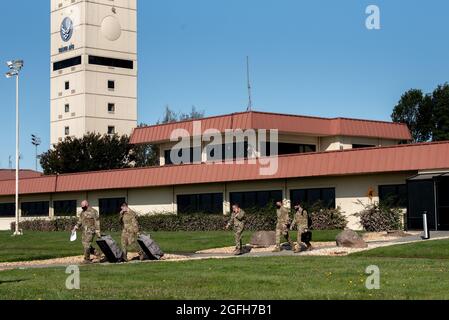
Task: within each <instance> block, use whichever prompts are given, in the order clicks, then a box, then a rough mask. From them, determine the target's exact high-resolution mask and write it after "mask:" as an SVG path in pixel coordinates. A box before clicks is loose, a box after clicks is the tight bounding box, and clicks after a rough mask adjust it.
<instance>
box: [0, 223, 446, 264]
mask: <svg viewBox="0 0 449 320" xmlns="http://www.w3.org/2000/svg"><path fill="white" fill-rule="evenodd" d="M443 239H449V231H438V232H431V239H430V240H427V241H434V240H443ZM423 241H424V240H422V239H421V234H414V235H411V236H406V237H402V238H396V239H391V240H381V241H380V240H378V241H368V242H367V243H368V248H365V249H349V248H339V247H337V246H336V245H329V246H323V247H319V248H317V249H316V250H313V251H307V252H302V253H299V254H295V253H294V252H293V251H291V250H284V251H282V252H277V253H274V252H271V251H265V252H249V253H247V254H244V255H241V256H234V255H233V254H229V253H194V254H189V255H170V254H168V255H167V259H166V260H164V261H144V262H140V261H136V262H130V263H136V264H137V263H164V262H181V261H194V260H206V259H231V258H262V257H287V256H297V257H300V256H345V255H349V254H351V253H355V252H361V251H368V250H373V249H375V248H379V247H388V246H394V245H401V244H408V243H415V242H423ZM72 258H73V257H72ZM77 258H79V257H77ZM65 259H67V260H69V259H71V258H65ZM54 260H58V259H54ZM48 261H51V260H48ZM74 264H75V265H77V264H78V263H77V262H73V261H71V262H69V261H67V262H62V263H50V262H49V263H46V261H40V262H39V261H34V262H33V261H31V262H28V263H26V264H24V263H20V262H17V263H0V271H5V270H25V269H42V268H58V267H67V266H69V265H74ZM101 265H102V266H110V265H113V264H109V263H104V264H101Z"/></svg>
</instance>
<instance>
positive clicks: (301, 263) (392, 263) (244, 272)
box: [0, 257, 449, 300]
mask: <svg viewBox="0 0 449 320" xmlns="http://www.w3.org/2000/svg"><path fill="white" fill-rule="evenodd" d="M373 264H374V265H377V266H379V267H380V270H381V290H374V291H369V290H367V289H366V288H365V281H366V275H365V274H364V272H365V269H366V267H367V266H369V265H373ZM448 271H449V261H448V260H433V259H396V258H376V257H374V258H371V257H337V258H330V257H329V258H328V257H270V258H237V259H226V260H204V261H189V262H157V263H140V264H127V265H117V266H112V265H102V266H99V265H96V266H86V267H81V271H80V278H81V290H75V291H69V290H67V289H66V288H65V281H66V278H67V275H66V274H65V269H63V268H52V269H35V270H15V271H4V272H0V299H51V300H54V299H68V300H70V299H77V300H79V299H87V300H89V299H193V300H195V299H231V300H236V299H237V300H240V299H243V300H245V299H250V300H251V299H295V300H296V299H449V290H448V289H449V272H448ZM50 279H51V281H50Z"/></svg>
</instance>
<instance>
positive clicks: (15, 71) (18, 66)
mask: <svg viewBox="0 0 449 320" xmlns="http://www.w3.org/2000/svg"><path fill="white" fill-rule="evenodd" d="M6 64H7V65H8V67H9V69H10V71H9V72H7V73H6V77H7V78H12V77H16V228H15V232H14V236H20V235H22V232H21V231H20V229H19V223H20V217H19V210H20V209H19V172H20V171H19V170H20V167H19V166H20V158H19V156H20V151H19V138H20V136H19V129H20V127H19V74H20V70H22V68H23V61H22V60H16V61H8V62H7V63H6Z"/></svg>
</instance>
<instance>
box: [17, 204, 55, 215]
mask: <svg viewBox="0 0 449 320" xmlns="http://www.w3.org/2000/svg"><path fill="white" fill-rule="evenodd" d="M21 209H22V217H48V216H49V210H50V203H49V202H48V201H41V202H24V203H22V205H21Z"/></svg>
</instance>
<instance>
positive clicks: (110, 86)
mask: <svg viewBox="0 0 449 320" xmlns="http://www.w3.org/2000/svg"><path fill="white" fill-rule="evenodd" d="M108 89H115V81H114V80H109V81H108Z"/></svg>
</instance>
